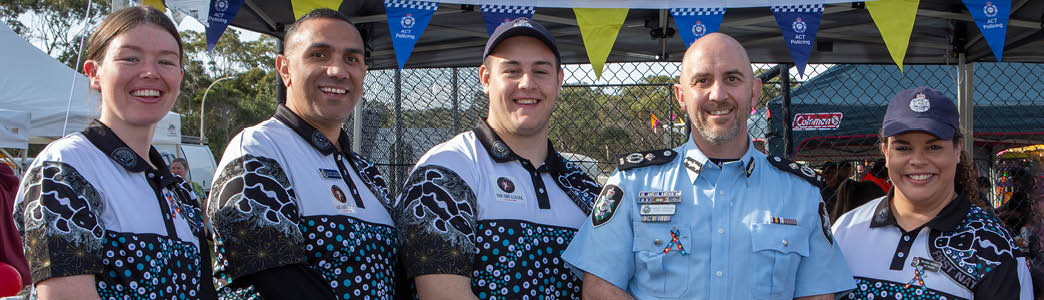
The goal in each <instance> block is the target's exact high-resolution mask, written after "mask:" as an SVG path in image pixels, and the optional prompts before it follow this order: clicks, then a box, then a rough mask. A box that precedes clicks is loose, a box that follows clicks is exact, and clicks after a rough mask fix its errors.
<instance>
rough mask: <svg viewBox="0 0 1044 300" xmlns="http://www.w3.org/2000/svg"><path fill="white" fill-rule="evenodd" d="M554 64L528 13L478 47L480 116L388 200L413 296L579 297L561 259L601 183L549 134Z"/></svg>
mask: <svg viewBox="0 0 1044 300" xmlns="http://www.w3.org/2000/svg"><path fill="white" fill-rule="evenodd" d="M560 65H561V60H560V55H559V52H558V47H557V46H556V44H555V39H554V37H552V36H551V34H550V32H548V31H547V29H545V28H544V27H543V26H540V25H539V24H537V23H535V22H533V21H532V20H530V19H528V18H519V19H515V20H512V21H509V22H506V23H504V24H501V25H500V26H499V27H497V29H496V30H495V31H494V32H493V34H492V35H491V37H490V39H489V41H488V42H487V43H486V49H485V51H484V53H483V63H482V66H480V67H479V80H480V82H481V83H482V88H483V91H484V92H485V93H486V94H487V95H489V115H488V117H487V118H486V119H485V120H484V121H481V122H479V123H478V124H477V125H476V127H475V129H474V130H471V131H468V132H465V133H462V134H460V135H457V136H456V137H454V138H453V139H451V140H449V141H447V142H444V143H442V144H439V145H437V146H435V147H434V148H432V149H431V150H429V151H428V153H426V154H425V155H424V156H423V157H421V159H420V161H418V163H417V165H416V167H415V168H414V170H413V171H412V173H411V174H410V177H409V178H408V179H407V182H406V184H405V185H404V186H403V189H402V192H401V194H400V195H399V198H398V200H397V201H396V203H395V210H396V211H397V213H398V215H397V219H396V224H397V225H399V226H400V227H399V228H400V232H401V233H402V234H403V242H404V243H403V246H402V250H401V252H400V253H401V254H402V256H401V257H402V260H403V265H404V266H405V271H406V277H405V278H413V280H414V283H415V285H416V291H417V295H418V296H419V297H420V298H421V299H526V298H528V299H580V293H581V278H580V277H579V276H576V275H575V274H574V273H573V272H570V269H569V268H568V267H567V265H566V263H565V261H563V260H562V259H561V257H560V255H561V253H562V251H564V250H565V248H566V246H567V245H568V244H569V241H571V240H572V238H573V234H574V233H575V232H576V230H577V228H579V227H580V225H581V224H582V223H583V222H584V219H585V217H586V216H587V214H588V213H589V212H590V210H591V206H592V202H593V200H594V198H595V197H596V196H597V194H598V191H599V189H600V187H599V186H598V183H597V182H595V181H594V180H592V179H591V178H590V177H588V176H587V175H585V174H584V173H583V171H581V170H580V168H578V167H577V166H576V165H574V164H572V163H571V162H569V161H567V160H565V159H564V158H562V156H561V155H560V154H559V153H558V152H556V151H555V149H554V147H552V145H551V142H550V141H549V140H548V131H549V127H548V126H549V123H550V118H551V111H552V110H553V109H554V107H555V101H556V99H557V98H558V95H559V90H560V89H561V87H562V79H563V76H564V75H563V73H562V69H561V67H560Z"/></svg>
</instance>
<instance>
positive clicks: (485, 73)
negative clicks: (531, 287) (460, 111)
mask: <svg viewBox="0 0 1044 300" xmlns="http://www.w3.org/2000/svg"><path fill="white" fill-rule="evenodd" d="M478 71H479V83H480V84H482V92H485V93H486V94H489V76H490V73H489V72H490V71H491V70H490V69H489V68H488V67H486V64H482V65H479V70H478ZM559 78H562V75H561V74H559ZM560 86H561V85H560Z"/></svg>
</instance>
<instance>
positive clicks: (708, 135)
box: [692, 118, 747, 145]
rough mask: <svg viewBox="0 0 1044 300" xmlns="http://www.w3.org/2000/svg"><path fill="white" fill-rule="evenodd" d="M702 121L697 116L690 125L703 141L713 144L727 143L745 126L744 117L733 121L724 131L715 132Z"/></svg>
mask: <svg viewBox="0 0 1044 300" xmlns="http://www.w3.org/2000/svg"><path fill="white" fill-rule="evenodd" d="M704 122H705V121H703V120H700V119H699V118H697V119H696V122H695V123H694V124H692V127H693V129H694V130H695V132H696V134H699V135H700V137H702V138H703V140H704V141H707V142H709V143H711V144H715V145H724V144H725V143H728V142H729V141H731V140H732V139H734V138H736V136H738V135H739V133H740V131H742V127H743V126H747V120H746V119H744V120H742V121H739V120H737V121H735V122H733V123H732V126H730V127H728V128H727V129H726V130H725V132H724V133H721V134H717V133H715V132H714V131H712V130H711V129H710V128H709V127H710V126H704Z"/></svg>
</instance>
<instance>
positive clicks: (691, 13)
mask: <svg viewBox="0 0 1044 300" xmlns="http://www.w3.org/2000/svg"><path fill="white" fill-rule="evenodd" d="M671 16H674V25H675V26H677V27H678V31H679V32H681V37H682V40H684V41H685V47H688V46H689V45H692V43H693V42H695V41H696V39H699V38H700V37H703V36H704V35H707V34H708V33H712V32H718V29H719V28H721V19H722V18H723V17H725V7H705V8H672V9H671Z"/></svg>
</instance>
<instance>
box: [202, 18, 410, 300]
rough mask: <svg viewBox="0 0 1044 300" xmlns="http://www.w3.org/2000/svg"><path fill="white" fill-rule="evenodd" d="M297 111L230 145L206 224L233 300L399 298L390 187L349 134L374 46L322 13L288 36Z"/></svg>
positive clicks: (292, 102) (291, 107) (289, 80)
mask: <svg viewBox="0 0 1044 300" xmlns="http://www.w3.org/2000/svg"><path fill="white" fill-rule="evenodd" d="M285 41H286V44H285V45H286V47H285V49H284V51H283V53H282V54H280V55H278V56H277V57H276V69H277V70H278V71H279V76H281V77H282V79H283V82H284V84H285V85H286V90H287V99H286V100H287V101H286V104H285V105H280V106H279V107H278V108H277V109H276V113H275V116H273V117H272V118H271V119H269V120H267V121H264V122H261V123H260V124H258V125H255V126H252V127H249V128H246V129H244V130H243V132H241V133H239V134H238V135H237V136H236V137H235V138H233V139H232V141H231V142H229V144H228V148H226V149H225V154H224V156H223V157H222V159H221V163H220V164H219V166H218V170H220V171H219V172H218V173H217V174H216V175H215V178H214V181H213V182H214V187H213V189H212V190H211V197H210V205H209V206H208V207H207V213H208V215H209V216H210V220H211V222H212V223H213V227H214V238H215V245H216V247H217V253H218V256H217V265H218V267H217V270H216V272H215V273H214V274H215V275H214V276H215V278H216V279H217V282H218V284H219V286H220V289H219V291H220V293H221V296H222V297H223V298H225V299H244V298H252V297H256V296H260V297H261V298H264V299H394V298H396V295H395V290H394V289H395V287H396V279H397V278H398V275H397V274H396V271H395V268H394V266H395V264H396V257H397V251H398V234H397V232H396V230H395V227H394V223H393V222H392V217H391V214H390V213H389V212H388V205H390V197H389V195H388V187H387V186H386V184H385V181H384V179H383V177H381V175H380V173H379V172H378V171H377V168H376V167H375V166H374V165H373V164H372V163H370V162H368V161H366V160H364V159H363V158H362V157H360V156H359V155H357V154H355V153H352V152H351V145H350V144H349V142H350V141H349V140H348V137H347V134H346V133H345V132H344V131H343V130H342V129H341V126H342V124H343V123H344V122H345V120H346V119H347V118H348V115H349V114H350V113H351V111H352V109H353V108H354V107H355V104H356V103H357V102H358V100H359V98H360V96H361V95H362V91H363V79H364V77H365V76H366V69H367V68H366V63H365V60H364V58H365V56H364V54H365V53H364V52H365V45H364V43H363V39H362V37H361V35H360V34H359V31H358V30H357V29H356V28H355V26H353V25H352V24H351V22H348V20H347V19H346V18H345V17H344V16H343V15H341V14H340V13H338V12H336V11H333V10H329V9H319V10H315V11H312V12H311V13H308V14H307V15H305V16H303V17H301V19H299V20H298V21H297V22H296V23H294V24H293V25H291V26H290V27H289V28H288V30H287V33H286V36H285Z"/></svg>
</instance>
